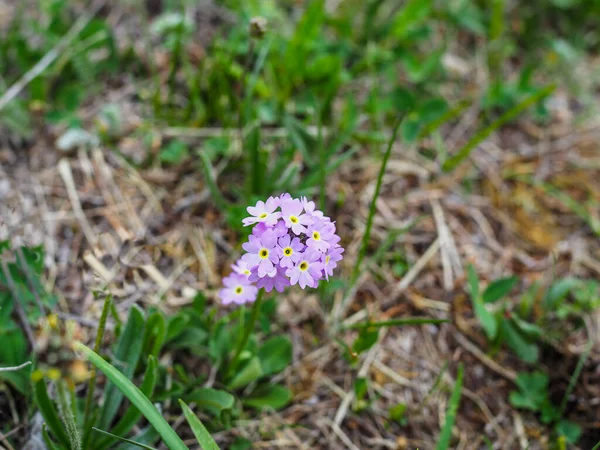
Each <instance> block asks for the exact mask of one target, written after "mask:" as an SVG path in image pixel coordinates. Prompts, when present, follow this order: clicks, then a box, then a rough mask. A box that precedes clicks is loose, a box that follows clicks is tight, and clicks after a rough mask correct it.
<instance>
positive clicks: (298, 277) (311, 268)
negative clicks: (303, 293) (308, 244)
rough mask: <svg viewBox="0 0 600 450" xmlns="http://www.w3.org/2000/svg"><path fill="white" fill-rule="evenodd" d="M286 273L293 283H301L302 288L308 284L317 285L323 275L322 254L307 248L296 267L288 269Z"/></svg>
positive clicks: (310, 285) (313, 286) (309, 285)
mask: <svg viewBox="0 0 600 450" xmlns="http://www.w3.org/2000/svg"><path fill="white" fill-rule="evenodd" d="M285 274H286V275H287V276H288V277H290V283H291V284H292V285H295V284H299V285H300V287H301V288H302V289H304V288H305V287H306V286H308V287H312V288H315V287H317V285H318V284H319V279H321V277H322V275H323V263H322V262H321V255H320V254H319V253H318V252H316V251H314V250H310V249H307V250H306V251H305V252H304V253H303V254H302V258H301V259H300V260H299V261H298V262H296V264H295V265H294V267H292V268H290V269H287V270H286V271H285Z"/></svg>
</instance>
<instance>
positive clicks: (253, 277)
mask: <svg viewBox="0 0 600 450" xmlns="http://www.w3.org/2000/svg"><path fill="white" fill-rule="evenodd" d="M250 281H252V282H255V283H256V287H258V288H264V290H265V291H267V292H271V291H272V290H273V288H275V289H276V290H277V291H278V292H283V290H284V289H285V288H286V287H288V286H289V285H290V280H289V279H288V278H287V277H286V276H285V269H284V268H282V267H280V266H279V267H277V268H276V269H275V270H274V271H273V272H271V273H270V274H267V276H266V277H262V278H260V277H259V276H258V274H257V272H256V271H254V272H252V273H251V274H250Z"/></svg>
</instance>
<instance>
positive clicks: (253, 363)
mask: <svg viewBox="0 0 600 450" xmlns="http://www.w3.org/2000/svg"><path fill="white" fill-rule="evenodd" d="M263 375H264V373H263V369H262V365H261V364H260V360H259V359H258V358H257V357H256V356H254V357H252V358H251V359H250V360H249V361H248V362H247V363H246V364H245V365H244V366H243V367H242V368H241V370H239V371H238V372H237V374H236V375H235V376H234V377H233V379H232V380H231V381H230V382H229V389H233V390H235V389H239V388H241V387H244V386H246V385H247V384H249V383H251V382H253V381H255V380H258V379H259V378H260V377H262V376H263Z"/></svg>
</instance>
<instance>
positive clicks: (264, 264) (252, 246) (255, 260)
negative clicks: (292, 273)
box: [242, 230, 279, 278]
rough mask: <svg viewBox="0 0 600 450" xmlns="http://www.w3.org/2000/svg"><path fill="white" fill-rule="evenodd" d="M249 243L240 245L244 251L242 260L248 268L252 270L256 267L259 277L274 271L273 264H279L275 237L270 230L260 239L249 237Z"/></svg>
mask: <svg viewBox="0 0 600 450" xmlns="http://www.w3.org/2000/svg"><path fill="white" fill-rule="evenodd" d="M248 240H249V242H246V243H245V244H244V245H242V248H243V249H244V250H246V251H247V252H248V253H246V254H245V255H244V256H242V260H243V261H245V262H246V263H247V264H248V268H249V269H250V270H252V269H253V268H255V267H257V268H258V269H257V272H258V276H259V277H261V278H262V277H264V276H265V275H267V274H268V273H270V272H273V270H274V269H275V264H277V263H278V262H279V256H277V253H278V252H277V235H276V234H275V232H274V231H272V230H267V231H265V232H264V233H263V234H262V235H261V236H260V237H256V236H254V235H250V236H249V237H248Z"/></svg>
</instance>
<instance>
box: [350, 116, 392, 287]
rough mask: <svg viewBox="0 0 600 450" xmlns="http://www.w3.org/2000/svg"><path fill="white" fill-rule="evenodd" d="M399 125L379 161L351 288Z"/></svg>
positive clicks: (363, 254) (369, 232)
mask: <svg viewBox="0 0 600 450" xmlns="http://www.w3.org/2000/svg"><path fill="white" fill-rule="evenodd" d="M401 123H402V120H401V119H399V120H398V122H397V123H396V126H394V132H393V133H392V137H391V138H390V140H389V142H388V146H387V149H386V151H385V154H384V155H383V160H382V161H381V167H380V168H379V175H378V177H377V184H376V185H375V192H373V199H372V200H371V204H370V205H369V216H368V217H367V226H366V227H365V234H363V238H362V242H361V244H360V250H359V252H358V258H357V259H356V264H355V265H354V270H353V271H352V278H351V279H350V285H351V286H353V285H354V283H356V280H357V278H358V274H359V271H360V266H361V264H362V260H363V259H364V257H365V254H366V253H367V246H368V244H369V238H370V237H371V228H372V227H373V217H375V210H376V206H375V205H376V204H377V198H378V197H379V191H380V190H381V184H382V182H383V176H384V175H385V169H386V167H387V162H388V159H390V154H391V153H392V147H393V145H394V142H396V135H397V134H398V129H399V128H400V124H401Z"/></svg>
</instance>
